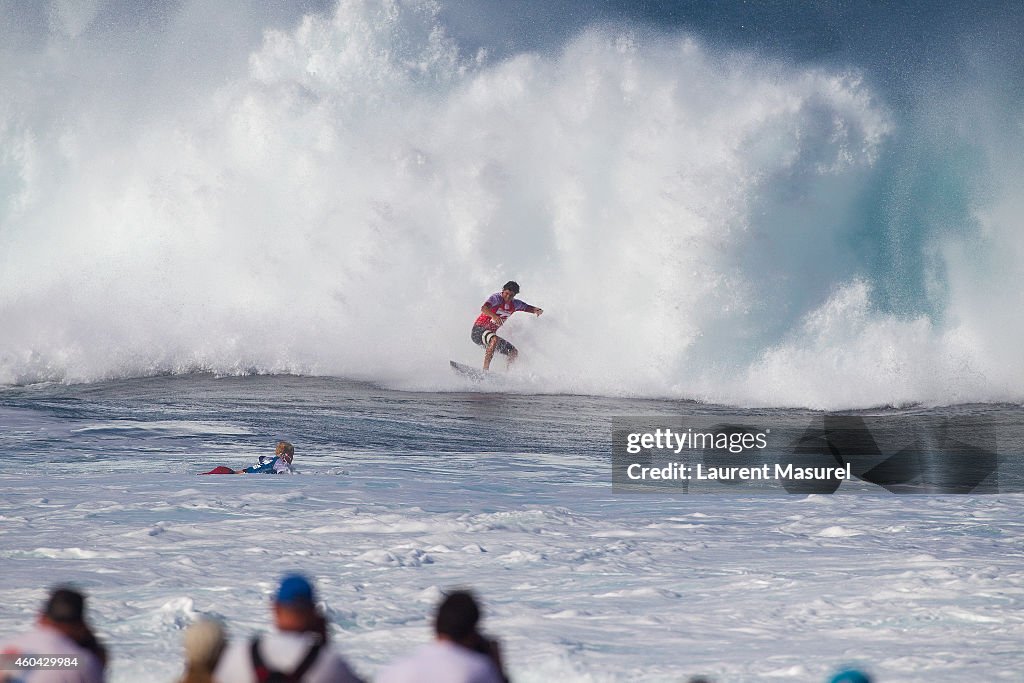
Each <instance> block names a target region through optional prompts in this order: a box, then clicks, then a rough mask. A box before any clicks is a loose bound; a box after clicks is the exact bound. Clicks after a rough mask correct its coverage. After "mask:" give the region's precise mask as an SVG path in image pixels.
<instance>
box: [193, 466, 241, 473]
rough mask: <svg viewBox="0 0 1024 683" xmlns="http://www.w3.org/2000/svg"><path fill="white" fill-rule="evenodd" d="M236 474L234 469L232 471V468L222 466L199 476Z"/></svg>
mask: <svg viewBox="0 0 1024 683" xmlns="http://www.w3.org/2000/svg"><path fill="white" fill-rule="evenodd" d="M234 473H235V471H234V470H233V469H231V468H230V467H224V465H221V466H220V467H214V468H213V469H212V470H210V471H209V472H200V473H199V474H234Z"/></svg>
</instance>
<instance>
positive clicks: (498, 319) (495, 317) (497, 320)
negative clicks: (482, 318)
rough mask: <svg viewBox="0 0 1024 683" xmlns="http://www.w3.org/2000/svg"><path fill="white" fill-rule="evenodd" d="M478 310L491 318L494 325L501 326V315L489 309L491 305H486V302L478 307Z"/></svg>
mask: <svg viewBox="0 0 1024 683" xmlns="http://www.w3.org/2000/svg"><path fill="white" fill-rule="evenodd" d="M480 312H481V313H483V314H484V315H486V316H489V317H490V318H491V320H493V321H494V324H495V325H497V326H498V327H501V323H502V322H503V321H502V319H501V316H500V315H498V314H497V313H495V312H494V311H493V310H491V307H490V306H488V305H487V304H486V303H484V305H483V306H481V307H480Z"/></svg>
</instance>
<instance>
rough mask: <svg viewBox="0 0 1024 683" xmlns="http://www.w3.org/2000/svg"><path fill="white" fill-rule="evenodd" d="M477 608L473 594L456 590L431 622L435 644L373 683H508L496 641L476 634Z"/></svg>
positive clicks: (400, 663) (478, 633)
mask: <svg viewBox="0 0 1024 683" xmlns="http://www.w3.org/2000/svg"><path fill="white" fill-rule="evenodd" d="M479 621H480V608H479V606H478V605H477V602H476V599H475V598H474V597H473V594H472V593H470V592H468V591H456V592H454V593H451V594H450V595H448V597H446V598H445V599H444V601H443V602H442V603H441V605H440V606H439V607H438V609H437V615H436V617H435V619H434V633H435V634H436V638H435V640H434V642H432V643H429V644H427V645H423V646H421V647H420V648H419V649H417V650H416V651H415V652H414V653H413V654H412V655H410V656H409V657H406V658H405V659H401V660H399V661H397V662H395V663H394V664H392V665H390V666H388V667H387V668H385V669H384V670H383V671H381V672H380V674H379V675H378V676H377V679H376V683H508V679H507V677H506V676H505V674H504V673H503V671H502V665H501V655H500V652H499V650H498V644H497V642H495V641H493V640H490V639H488V638H486V637H484V636H483V635H481V634H480V632H479V631H477V623H478V622H479Z"/></svg>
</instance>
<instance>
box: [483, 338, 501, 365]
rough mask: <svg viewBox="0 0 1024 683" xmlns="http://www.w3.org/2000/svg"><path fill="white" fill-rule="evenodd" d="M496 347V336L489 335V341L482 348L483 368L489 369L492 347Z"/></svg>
mask: <svg viewBox="0 0 1024 683" xmlns="http://www.w3.org/2000/svg"><path fill="white" fill-rule="evenodd" d="M496 348H498V337H497V336H494V337H491V341H490V342H489V343H488V344H487V347H486V349H485V350H484V370H490V369H491V359H492V358H494V349H496Z"/></svg>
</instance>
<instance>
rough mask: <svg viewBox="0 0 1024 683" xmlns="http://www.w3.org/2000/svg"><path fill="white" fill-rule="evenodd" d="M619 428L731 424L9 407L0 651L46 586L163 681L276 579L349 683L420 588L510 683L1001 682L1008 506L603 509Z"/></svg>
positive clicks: (663, 406)
mask: <svg viewBox="0 0 1024 683" xmlns="http://www.w3.org/2000/svg"><path fill="white" fill-rule="evenodd" d="M958 410H959V411H960V412H963V411H964V410H965V408H960V409H958ZM972 410H973V411H974V412H976V413H986V414H988V415H989V416H993V415H996V416H999V419H1001V420H1003V421H1005V422H1008V423H1015V422H1017V421H1019V420H1020V409H1019V408H1014V407H1010V406H1002V407H997V406H988V407H985V406H978V407H975V408H973V409H972ZM925 412H927V413H930V414H935V413H938V412H941V411H938V410H937V409H931V410H929V411H925ZM624 414H625V415H630V414H633V415H641V414H642V415H647V416H659V415H661V416H666V417H678V416H680V415H683V414H687V415H700V416H710V417H713V416H715V415H724V414H731V413H730V409H726V408H722V407H716V406H707V405H699V404H693V403H680V402H675V401H652V400H639V399H617V398H602V397H585V396H565V395H518V394H508V393H494V392H482V391H480V390H479V386H478V385H476V384H473V383H471V382H466V383H465V384H464V385H463V386H462V387H459V388H457V390H453V391H450V392H443V393H441V392H429V393H428V392H408V391H394V390H387V389H382V388H379V387H376V386H373V385H370V384H365V383H355V382H351V381H344V380H338V379H331V378H315V377H292V376H253V377H215V376H212V375H198V376H181V377H160V378H148V379H135V380H121V381H117V382H106V383H94V384H86V385H70V386H69V385H62V384H50V385H35V386H31V387H23V388H10V389H8V390H6V391H4V392H2V393H0V426H2V428H3V429H2V432H0V447H2V448H3V450H4V452H5V453H6V456H5V458H4V460H3V477H2V478H0V501H2V503H0V519H2V522H3V523H2V525H0V563H2V565H3V568H4V571H3V573H4V581H5V585H6V590H7V597H6V598H5V600H4V601H3V605H0V633H4V634H12V633H15V632H17V631H19V630H21V629H22V628H24V627H25V626H26V625H27V623H28V622H29V621H30V620H31V616H32V614H33V612H34V611H35V610H36V609H37V608H38V605H39V603H40V601H41V600H42V598H43V596H44V593H45V591H44V589H45V587H46V586H47V585H48V584H50V583H52V582H54V581H57V580H64V581H74V582H76V583H78V584H79V585H81V586H82V587H83V588H85V589H86V590H87V591H88V593H89V595H90V599H91V610H92V619H93V622H94V624H95V626H96V627H97V629H98V630H99V632H100V633H101V634H102V635H103V637H104V638H105V639H106V640H107V642H108V644H109V645H110V646H111V649H112V653H113V664H112V668H111V672H110V675H111V680H113V681H125V682H128V681H142V682H145V681H156V682H159V681H171V680H172V679H173V677H174V676H175V675H176V674H177V673H178V667H179V665H180V654H179V653H180V647H181V646H180V640H181V630H182V629H183V628H184V627H185V626H186V625H187V624H188V623H190V622H191V620H193V619H195V618H196V617H197V616H198V615H200V614H210V615H215V616H219V617H222V618H224V619H225V620H226V621H227V622H228V624H229V628H230V630H231V633H232V635H234V636H236V637H245V636H247V635H248V634H250V633H252V632H254V631H258V630H261V629H266V628H268V619H269V599H270V595H271V593H272V590H273V588H274V586H275V582H276V581H277V579H278V578H279V577H280V576H281V575H282V574H284V573H286V572H289V571H294V570H301V571H304V572H307V573H308V574H309V575H310V576H312V577H315V579H316V580H317V582H318V587H319V590H320V598H321V600H322V602H323V606H324V609H325V613H326V614H327V616H328V618H329V621H330V623H331V629H332V638H333V640H334V642H335V643H336V644H337V646H338V647H340V648H341V650H342V651H343V652H344V653H345V654H346V655H347V656H348V657H349V658H350V659H351V661H352V662H353V664H354V665H355V666H356V667H357V668H358V670H359V671H360V672H361V673H362V674H364V675H366V676H368V677H372V675H373V674H374V673H375V671H376V670H377V669H378V667H380V666H382V665H383V664H385V663H387V662H388V661H391V660H392V659H394V658H395V657H398V656H400V655H402V654H404V653H406V652H407V651H408V650H409V648H410V647H411V646H412V645H413V644H415V643H419V642H426V641H427V640H428V638H429V637H430V621H429V619H430V616H431V614H432V610H433V609H434V607H435V605H436V603H437V601H438V599H439V596H440V595H441V593H442V591H444V590H447V589H451V588H452V587H456V586H469V587H472V588H474V589H475V590H477V591H478V593H479V595H480V597H481V598H482V599H483V600H484V602H485V605H486V607H485V621H484V628H485V629H486V630H488V631H489V632H491V633H493V634H495V635H496V636H498V637H499V638H500V639H501V640H502V642H503V644H504V647H505V650H506V657H507V660H508V665H509V668H510V673H511V674H512V676H513V678H514V680H517V681H551V680H569V681H626V680H630V681H679V680H686V679H687V677H689V676H692V675H696V674H704V675H707V676H710V677H711V678H712V679H713V680H716V681H755V680H776V679H778V680H806V681H818V680H824V679H825V678H826V676H827V675H828V674H829V672H830V671H832V670H834V669H835V668H837V667H838V666H840V665H842V664H844V663H859V664H861V665H862V666H865V667H866V668H868V669H869V670H870V671H872V672H874V673H875V675H877V676H878V680H882V681H913V680H921V681H924V680H927V681H959V680H964V679H965V678H970V679H976V680H1007V681H1009V680H1015V679H1016V676H1017V673H1016V672H1017V670H1018V669H1019V666H1020V664H1021V657H1022V653H1021V650H1020V647H1019V642H1020V640H1021V637H1022V635H1024V619H1022V618H1021V614H1022V612H1021V609H1020V605H1021V601H1022V599H1024V569H1022V567H1024V562H1022V559H1024V549H1022V538H1024V525H1022V523H1021V521H1020V519H1019V507H1020V501H1021V495H1019V494H1016V495H989V496H985V495H961V496H896V495H892V494H889V493H886V492H885V491H883V490H882V489H878V488H875V489H874V490H873V491H864V490H863V489H858V488H857V487H856V486H855V484H856V483H857V482H848V483H844V484H843V485H842V487H841V489H840V492H839V493H837V494H835V495H816V496H814V495H812V496H798V495H790V496H787V495H785V494H783V495H774V496H768V497H765V496H751V495H747V496H744V495H742V494H737V493H725V494H721V493H720V494H703V495H700V494H694V495H670V494H632V495H631V494H614V493H613V492H612V490H611V462H610V456H609V451H610V443H611V423H612V420H613V419H614V416H618V415H624ZM744 414H745V415H747V416H748V417H750V418H751V419H754V418H755V417H757V418H760V419H765V418H766V416H767V417H768V418H775V419H778V418H780V417H782V416H788V417H799V416H800V414H801V411H792V410H788V411H778V410H776V411H753V410H751V411H746V412H745V413H744ZM279 438H287V439H289V440H291V441H292V442H293V443H295V444H296V460H295V465H296V468H297V474H295V475H293V476H245V477H240V476H229V475H224V476H210V477H202V476H197V475H198V473H199V472H205V471H207V470H209V469H212V468H213V467H214V466H216V465H221V464H223V465H227V466H229V467H232V468H236V469H237V468H241V467H242V466H244V465H247V464H249V463H250V462H252V461H254V460H255V459H256V456H258V455H260V454H263V453H268V452H270V451H271V449H272V447H273V444H274V442H275V441H276V440H277V439H279ZM851 487H852V488H851ZM965 642H969V643H970V646H969V647H967V646H965Z"/></svg>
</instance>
